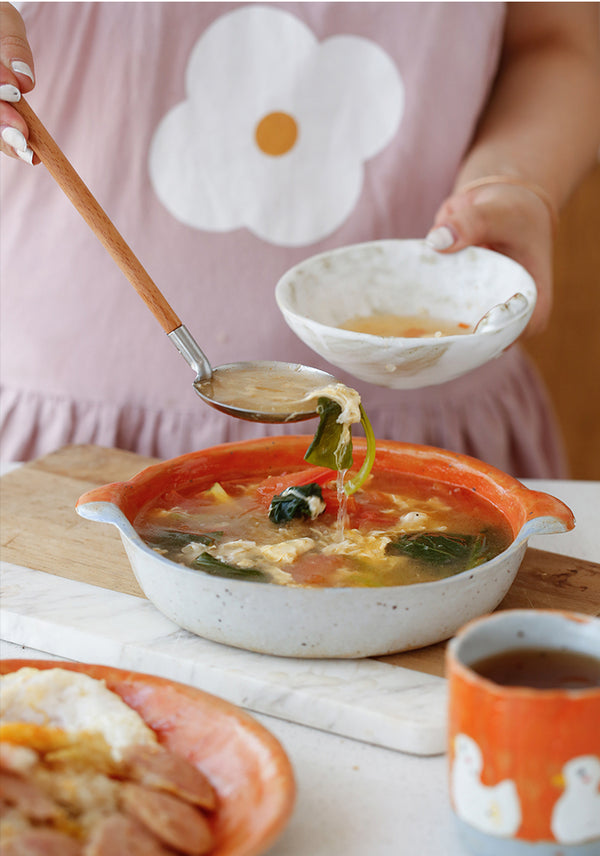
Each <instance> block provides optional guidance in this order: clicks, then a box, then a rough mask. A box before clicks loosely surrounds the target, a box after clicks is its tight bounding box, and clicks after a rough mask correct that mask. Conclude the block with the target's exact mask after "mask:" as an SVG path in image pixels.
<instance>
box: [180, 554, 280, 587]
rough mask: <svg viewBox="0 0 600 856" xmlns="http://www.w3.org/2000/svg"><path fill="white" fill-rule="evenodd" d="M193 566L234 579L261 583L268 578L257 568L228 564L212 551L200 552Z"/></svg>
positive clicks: (218, 575) (217, 575)
mask: <svg viewBox="0 0 600 856" xmlns="http://www.w3.org/2000/svg"><path fill="white" fill-rule="evenodd" d="M191 567H192V568H197V569H198V570H201V571H205V572H206V573H207V574H212V575H213V576H215V577H228V578H229V579H233V580H254V581H255V582H259V583H264V582H267V580H268V577H267V575H266V574H265V573H263V571H259V570H258V569H257V568H238V567H236V566H235V565H228V564H227V562H222V561H221V560H220V559H216V558H215V557H214V556H211V555H210V553H200V555H199V556H197V557H196V558H195V559H194V561H193V562H192V563H191Z"/></svg>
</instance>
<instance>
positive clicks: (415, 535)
mask: <svg viewBox="0 0 600 856" xmlns="http://www.w3.org/2000/svg"><path fill="white" fill-rule="evenodd" d="M319 470H322V468H317V469H316V470H315V468H313V469H312V470H308V471H306V470H304V471H299V472H295V473H291V474H290V473H289V470H287V471H286V474H282V475H280V476H278V475H272V476H269V477H268V478H267V479H263V480H262V481H259V479H258V478H257V477H254V478H248V477H242V476H240V478H239V479H228V480H226V481H222V482H218V483H214V484H213V483H212V482H209V483H208V484H207V483H206V482H204V483H198V484H196V485H195V486H192V487H190V488H188V489H186V490H185V491H181V492H175V491H173V492H170V493H168V494H166V495H164V496H161V497H159V498H157V499H156V500H153V501H152V502H151V503H150V504H148V505H147V506H146V507H144V508H143V509H142V510H141V511H140V513H139V514H138V516H137V518H136V519H135V521H134V526H135V528H136V530H137V531H138V533H139V534H140V536H141V537H142V539H143V540H144V541H145V542H146V543H147V544H148V545H149V546H151V547H153V548H154V549H155V550H157V551H158V552H160V553H161V554H162V555H164V556H166V557H167V558H169V559H171V560H173V561H175V562H179V563H183V564H186V565H189V566H190V567H197V568H198V569H199V570H204V571H206V572H208V573H214V574H217V575H223V576H234V577H239V578H247V579H257V580H263V581H268V582H275V583H280V584H283V585H292V586H328V587H330V586H331V587H338V586H384V585H385V586H389V585H409V584H412V583H420V582H428V581H432V580H437V579H441V578H444V577H448V576H452V575H454V574H456V573H460V572H462V571H464V570H466V569H467V568H469V567H474V566H475V565H477V564H481V563H482V562H483V561H487V560H488V559H490V558H492V557H493V556H495V555H497V554H498V553H500V552H501V551H502V550H504V549H506V547H507V546H508V545H509V544H510V542H511V541H512V537H513V536H512V531H511V530H510V527H509V524H508V522H507V521H506V520H505V518H504V517H503V515H502V514H501V513H500V511H499V510H497V509H496V508H495V507H494V506H493V505H492V504H491V503H489V502H487V501H486V500H483V499H482V498H481V497H479V496H477V495H474V494H473V492H472V491H470V490H468V489H466V488H460V487H456V486H452V485H445V484H442V483H436V482H433V481H429V480H425V479H422V478H419V477H415V476H412V475H405V474H399V473H394V472H387V471H381V470H379V471H375V472H373V473H371V476H370V477H369V479H368V481H367V483H366V485H365V486H363V487H362V488H360V489H359V490H358V491H357V492H356V493H355V494H353V495H352V496H350V497H348V498H347V506H346V512H345V517H344V526H343V528H342V527H339V526H338V525H337V517H338V510H339V500H338V492H337V489H336V474H335V473H333V472H331V471H325V472H326V480H325V479H322V484H321V488H322V497H323V500H324V501H325V511H324V512H323V513H322V514H320V515H319V516H318V517H316V518H315V519H310V518H308V517H302V518H294V519H291V520H290V521H289V522H286V523H284V524H281V523H273V522H272V521H271V520H270V519H269V504H270V502H271V499H272V497H273V496H274V495H280V494H281V492H282V490H283V489H284V488H285V487H287V486H290V485H299V484H303V485H307V484H308V483H309V482H311V481H312V478H311V477H310V475H311V473H313V474H314V473H315V472H317V473H318V472H319ZM456 533H459V534H456Z"/></svg>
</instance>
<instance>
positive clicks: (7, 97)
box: [0, 83, 21, 103]
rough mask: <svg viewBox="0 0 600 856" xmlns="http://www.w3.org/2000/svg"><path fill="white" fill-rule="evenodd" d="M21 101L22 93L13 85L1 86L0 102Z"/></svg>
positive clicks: (5, 84)
mask: <svg viewBox="0 0 600 856" xmlns="http://www.w3.org/2000/svg"><path fill="white" fill-rule="evenodd" d="M20 100H21V93H20V92H19V90H18V89H17V87H16V86H13V85H12V83H3V84H2V86H0V101H12V102H13V103H14V102H15V101H20Z"/></svg>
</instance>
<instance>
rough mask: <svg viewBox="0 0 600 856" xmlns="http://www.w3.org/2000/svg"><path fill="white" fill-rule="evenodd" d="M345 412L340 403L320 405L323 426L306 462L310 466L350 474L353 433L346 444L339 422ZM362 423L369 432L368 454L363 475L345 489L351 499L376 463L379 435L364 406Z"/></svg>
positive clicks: (327, 399)
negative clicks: (375, 431) (344, 471)
mask: <svg viewBox="0 0 600 856" xmlns="http://www.w3.org/2000/svg"><path fill="white" fill-rule="evenodd" d="M341 412H342V408H341V406H340V405H339V404H338V403H337V401H332V400H331V399H329V398H320V399H319V401H318V404H317V413H318V414H319V416H320V421H319V426H318V428H317V431H316V433H315V436H314V438H313V441H312V443H311V444H310V446H309V447H308V451H307V452H306V454H305V456H304V460H305V461H308V463H309V464H316V465H317V466H319V467H329V469H331V470H348V469H350V467H351V466H352V435H351V433H350V432H349V434H348V438H349V439H348V442H347V443H345V444H344V443H342V431H343V430H344V426H343V425H342V424H341V423H339V422H338V421H337V419H338V417H339V415H340V413H341ZM360 423H361V425H362V426H363V429H364V432H365V438H366V441H367V452H366V455H365V459H364V461H363V464H362V466H361V468H360V469H359V471H358V472H357V473H356V474H355V475H354V476H353V477H352V478H351V479H349V480H348V481H347V482H346V483H345V485H344V492H345V493H346V495H347V496H351V495H352V494H353V493H355V492H356V491H357V490H358V489H359V487H361V486H362V485H363V484H364V482H365V481H366V479H367V477H368V475H369V473H370V472H371V468H372V467H373V463H374V461H375V434H374V433H373V428H372V427H371V423H370V422H369V419H368V417H367V414H366V413H365V410H364V408H363V406H362V404H361V405H360Z"/></svg>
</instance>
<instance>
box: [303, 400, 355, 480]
mask: <svg viewBox="0 0 600 856" xmlns="http://www.w3.org/2000/svg"><path fill="white" fill-rule="evenodd" d="M341 412H342V408H341V405H339V404H338V403H337V401H332V400H331V399H330V398H319V400H318V402H317V413H318V414H319V417H320V419H319V425H318V428H317V430H316V433H315V436H314V438H313V441H312V443H311V444H310V446H309V447H308V450H307V452H306V454H305V455H304V460H305V461H308V463H309V464H315V465H316V466H318V467H329V469H330V470H348V469H350V467H351V466H352V440H350V442H349V443H346V444H345V445H344V446H342V447H341V448H339V446H340V442H341V439H342V431H343V429H344V426H343V425H341V424H340V423H339V422H338V421H337V419H338V416H339V415H340V413H341Z"/></svg>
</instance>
